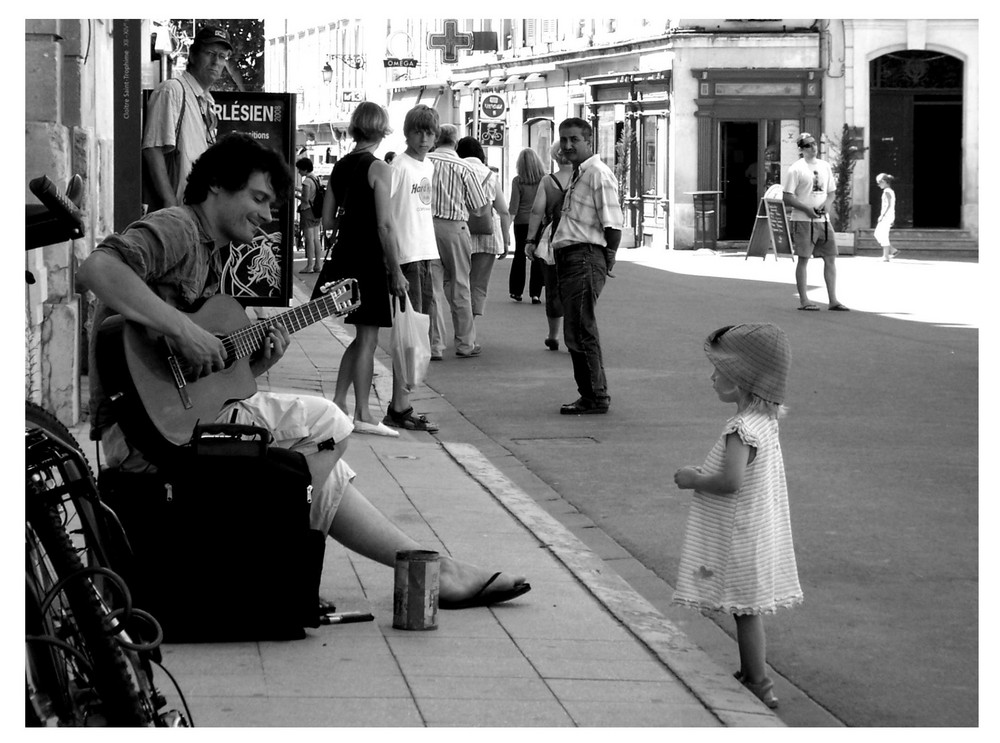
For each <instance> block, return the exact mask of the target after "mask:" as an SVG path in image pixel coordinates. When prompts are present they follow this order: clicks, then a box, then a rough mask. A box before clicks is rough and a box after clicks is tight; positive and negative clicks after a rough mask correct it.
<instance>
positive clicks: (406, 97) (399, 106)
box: [389, 88, 422, 132]
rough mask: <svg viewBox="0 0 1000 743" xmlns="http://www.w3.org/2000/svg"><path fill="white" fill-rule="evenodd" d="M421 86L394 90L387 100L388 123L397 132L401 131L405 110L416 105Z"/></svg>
mask: <svg viewBox="0 0 1000 743" xmlns="http://www.w3.org/2000/svg"><path fill="white" fill-rule="evenodd" d="M421 90H422V88H404V89H402V90H397V91H394V92H393V94H392V100H391V101H390V102H389V125H390V126H391V127H392V128H393V129H394V130H395V131H398V132H401V131H403V120H404V119H405V118H406V112H407V111H409V110H410V109H411V108H413V107H414V106H416V105H417V101H418V100H419V98H420V91H421Z"/></svg>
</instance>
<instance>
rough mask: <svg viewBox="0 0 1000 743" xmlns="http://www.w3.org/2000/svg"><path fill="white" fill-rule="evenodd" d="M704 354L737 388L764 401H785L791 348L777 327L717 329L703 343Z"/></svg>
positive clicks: (763, 324) (743, 326)
mask: <svg viewBox="0 0 1000 743" xmlns="http://www.w3.org/2000/svg"><path fill="white" fill-rule="evenodd" d="M705 353H706V354H707V355H708V360H709V361H711V362H712V363H713V364H714V365H715V368H716V369H718V370H719V371H720V372H722V374H724V375H725V376H726V377H728V378H729V379H731V380H732V381H733V382H735V383H736V385H737V386H738V387H739V388H740V389H742V390H744V391H745V392H752V393H754V394H755V395H757V396H758V397H759V398H761V399H762V400H766V401H767V402H773V403H778V404H779V405H780V404H781V403H782V402H784V400H785V386H786V383H787V381H788V369H789V367H790V366H791V363H792V349H791V347H790V346H789V345H788V338H787V336H786V335H785V331H783V330H782V329H781V328H779V327H778V326H777V325H773V324H771V323H744V324H741V325H727V326H726V327H724V328H719V329H718V330H716V331H715V332H714V333H711V334H710V335H709V336H708V338H707V339H706V340H705Z"/></svg>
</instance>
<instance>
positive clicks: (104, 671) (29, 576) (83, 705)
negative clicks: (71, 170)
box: [25, 176, 193, 727]
mask: <svg viewBox="0 0 1000 743" xmlns="http://www.w3.org/2000/svg"><path fill="white" fill-rule="evenodd" d="M82 185H83V184H82V180H81V179H80V177H79V176H74V178H73V180H72V181H71V182H70V186H69V188H68V189H67V193H66V195H65V196H63V195H61V194H59V193H58V191H57V190H56V188H55V186H54V185H53V184H52V182H51V181H49V179H48V178H46V177H45V176H42V177H41V178H37V179H35V180H33V181H32V182H31V183H30V184H29V186H30V188H31V191H32V193H34V194H35V195H36V196H38V198H39V201H41V202H42V207H41V208H39V207H38V206H37V205H26V208H25V212H26V213H25V224H26V239H25V248H26V250H32V249H35V248H38V247H42V246H44V245H50V244H54V243H57V242H63V241H66V240H69V239H75V238H79V237H82V236H83V229H84V228H83V220H82V213H81V212H80V210H79V203H80V197H81V196H82ZM26 281H27V282H28V283H32V282H33V277H32V276H31V274H30V273H26ZM127 550H128V540H127V537H126V536H125V533H124V530H122V528H121V524H120V523H119V522H118V519H117V516H115V514H114V512H113V511H112V510H111V509H110V508H108V506H107V505H106V504H104V503H103V502H102V500H101V498H100V496H99V494H98V489H97V485H96V483H95V480H94V477H93V474H92V473H91V471H90V465H89V463H88V462H87V459H86V456H85V454H84V452H83V449H82V448H81V447H80V445H79V443H78V442H77V441H76V439H75V438H74V436H73V435H72V433H70V431H69V429H67V428H66V426H64V425H63V424H62V423H61V422H60V421H59V420H58V419H57V418H56V417H55V416H54V415H52V414H51V413H49V412H48V411H46V410H45V409H44V408H42V407H41V406H39V405H36V404H35V403H33V402H31V401H30V400H26V401H25V725H26V727H37V726H88V727H89V726H144V727H189V726H193V723H192V722H191V714H190V710H189V709H188V707H187V702H186V701H185V700H184V695H183V693H182V692H181V690H180V688H179V687H178V686H177V683H176V680H175V679H174V678H173V676H171V675H170V673H169V671H167V670H166V669H165V668H163V666H162V665H161V664H160V660H161V656H160V653H159V649H158V646H159V644H160V642H161V640H162V637H163V633H162V631H161V629H160V627H159V625H158V623H157V622H156V619H155V618H154V617H152V616H151V615H150V614H149V613H148V612H144V611H142V610H141V609H139V608H137V607H134V606H133V605H132V599H131V594H130V592H129V589H128V586H127V585H126V584H125V581H124V580H122V579H121V577H120V576H119V575H118V574H117V573H115V572H114V571H113V570H112V569H111V568H110V565H111V564H112V561H111V559H110V557H111V556H112V555H120V554H127ZM146 637H148V638H151V639H144V638H146ZM154 664H155V665H157V666H158V667H159V668H160V669H162V670H163V671H164V673H166V674H167V676H168V677H169V678H170V680H171V682H172V683H173V685H174V687H175V689H176V690H177V692H178V694H179V695H180V698H181V701H182V703H183V706H184V710H185V712H184V713H181V712H179V711H178V710H175V709H165V707H166V706H167V703H166V698H165V697H164V695H163V694H162V693H161V692H160V691H159V690H158V689H157V688H156V686H155V684H154V676H153V665H154Z"/></svg>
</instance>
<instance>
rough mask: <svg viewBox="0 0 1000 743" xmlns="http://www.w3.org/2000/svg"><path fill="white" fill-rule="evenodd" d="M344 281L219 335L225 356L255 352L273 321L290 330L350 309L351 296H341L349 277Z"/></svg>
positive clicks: (348, 284) (348, 287)
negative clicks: (266, 317)
mask: <svg viewBox="0 0 1000 743" xmlns="http://www.w3.org/2000/svg"><path fill="white" fill-rule="evenodd" d="M346 281H347V282H350V283H345V282H341V283H340V284H337V285H336V286H334V287H333V288H332V289H331V290H330V291H329V292H328V293H327V294H324V295H323V296H322V297H319V298H318V299H314V300H312V301H311V302H308V303H306V304H303V305H300V306H298V307H293V308H292V309H290V310H286V311H285V312H282V313H280V314H278V315H274V316H272V317H269V318H268V319H266V320H259V321H257V322H255V323H251V324H250V325H247V326H246V327H245V328H240V329H239V330H237V331H236V332H234V333H230V334H229V335H227V336H225V337H223V338H222V345H223V347H224V348H225V349H226V354H227V358H229V359H242V358H246V357H247V356H250V355H252V354H254V353H256V352H257V350H258V349H259V348H260V347H261V345H262V344H263V343H264V339H265V338H267V329H268V328H269V327H271V326H273V325H283V326H284V327H285V329H286V330H287V331H288V332H289V333H294V332H296V331H299V330H302V328H305V327H307V326H309V325H312V324H313V323H314V322H319V321H320V320H322V319H323V318H324V317H329V316H330V315H333V314H335V313H337V312H341V311H344V310H350V309H351V308H352V302H351V298H350V297H348V298H347V300H346V301H344V299H343V298H344V295H346V294H348V292H350V291H351V287H352V286H353V279H347V280H346Z"/></svg>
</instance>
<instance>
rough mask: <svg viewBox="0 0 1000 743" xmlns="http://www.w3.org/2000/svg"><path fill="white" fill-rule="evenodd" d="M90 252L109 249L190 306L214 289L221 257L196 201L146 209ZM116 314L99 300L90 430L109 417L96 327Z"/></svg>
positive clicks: (164, 293)
mask: <svg viewBox="0 0 1000 743" xmlns="http://www.w3.org/2000/svg"><path fill="white" fill-rule="evenodd" d="M94 252H102V253H110V254H112V255H114V256H115V257H117V258H118V259H119V260H121V261H122V262H123V263H125V265H127V266H128V267H129V268H131V269H132V270H133V271H135V273H136V275H138V276H139V278H141V279H142V280H143V281H144V282H146V285H147V286H149V287H150V288H151V289H152V290H153V291H154V292H155V293H156V294H157V295H158V296H160V297H161V298H162V299H163V300H164V301H165V302H167V303H169V304H171V305H173V306H175V307H177V308H179V309H182V310H184V311H191V310H192V309H193V308H194V306H195V304H196V303H197V302H198V300H200V299H203V298H206V297H211V296H213V295H215V294H218V292H219V276H220V275H221V274H222V267H223V256H222V255H221V251H219V250H218V249H216V247H215V242H214V240H213V239H212V237H211V236H210V235H209V234H208V231H207V230H206V228H205V225H204V220H203V216H202V214H201V210H200V207H198V206H173V207H169V208H167V209H160V210H159V211H155V212H152V213H150V214H148V215H146V216H145V217H144V218H142V219H140V220H139V221H137V222H133V223H132V224H130V225H129V226H128V227H126V228H125V229H124V230H123V231H122V232H121V233H117V234H113V235H109V236H108V237H106V238H104V240H102V241H101V243H100V244H99V245H98V246H97V247H96V248H94ZM114 314H117V313H115V311H114V310H112V309H111V308H110V307H108V306H106V305H105V304H104V303H103V302H101V301H100V300H98V301H97V305H96V308H95V310H94V325H93V330H92V332H91V333H90V348H89V359H90V413H91V416H90V420H91V428H92V430H93V431H95V432H100V431H102V430H103V429H104V428H105V427H106V426H108V425H109V424H110V423H111V422H112V421H113V420H114V418H113V417H112V415H111V410H110V406H109V402H108V400H107V396H106V394H105V392H104V389H103V387H102V385H101V381H100V375H99V374H98V371H97V352H96V344H97V340H98V337H97V336H98V333H97V331H98V329H99V328H100V327H101V324H102V323H103V322H104V320H106V319H107V318H108V317H111V316H112V315H114Z"/></svg>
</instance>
